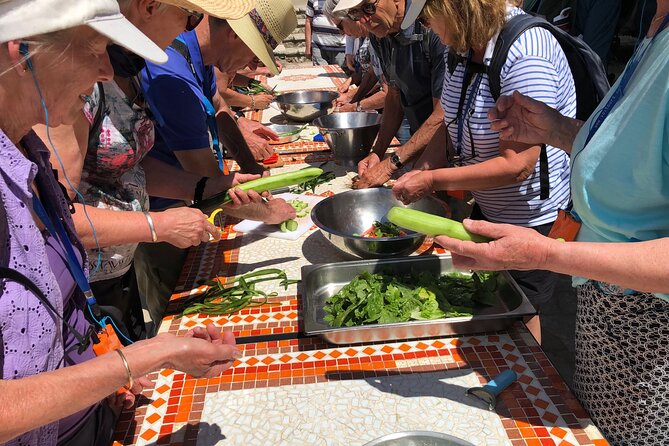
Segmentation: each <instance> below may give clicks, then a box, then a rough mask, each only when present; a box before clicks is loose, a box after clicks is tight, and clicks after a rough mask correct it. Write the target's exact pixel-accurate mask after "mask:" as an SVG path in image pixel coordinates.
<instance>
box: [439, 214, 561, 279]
mask: <svg viewBox="0 0 669 446" xmlns="http://www.w3.org/2000/svg"><path fill="white" fill-rule="evenodd" d="M463 224H464V225H465V228H466V229H467V230H468V231H469V232H471V233H474V234H480V235H483V236H486V237H490V238H492V239H494V240H493V241H492V242H489V243H474V242H465V241H462V240H457V239H454V238H450V237H446V236H440V237H437V238H436V239H435V241H436V242H437V243H439V244H440V245H441V246H443V247H444V248H445V249H447V250H449V251H450V252H451V255H452V257H453V265H455V266H456V267H457V268H461V269H475V270H487V271H495V270H506V269H515V270H532V269H546V264H547V260H548V255H549V252H550V250H551V247H552V246H554V244H555V243H563V242H559V241H557V240H554V239H552V238H548V237H545V236H543V235H541V234H539V233H538V232H537V231H535V230H534V229H531V228H523V227H521V226H514V225H508V224H497V223H490V222H487V221H482V220H470V219H465V220H464V221H463Z"/></svg>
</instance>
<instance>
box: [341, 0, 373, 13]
mask: <svg viewBox="0 0 669 446" xmlns="http://www.w3.org/2000/svg"><path fill="white" fill-rule="evenodd" d="M364 1H365V0H339V3H337V6H335V7H334V9H333V11H334V12H337V11H348V10H349V9H351V8H355V7H356V6H358V5H361V4H362V2H364Z"/></svg>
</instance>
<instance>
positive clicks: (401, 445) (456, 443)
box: [364, 431, 474, 446]
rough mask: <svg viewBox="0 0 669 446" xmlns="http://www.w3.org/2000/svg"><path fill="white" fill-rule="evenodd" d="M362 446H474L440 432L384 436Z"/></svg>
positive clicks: (410, 432)
mask: <svg viewBox="0 0 669 446" xmlns="http://www.w3.org/2000/svg"><path fill="white" fill-rule="evenodd" d="M364 446H474V445H473V444H471V443H470V442H468V441H464V440H463V439H461V438H456V437H453V436H451V435H447V434H442V433H441V432H432V431H409V432H398V433H396V434H390V435H384V436H383V437H381V438H377V439H376V440H373V441H370V442H369V443H365V445H364Z"/></svg>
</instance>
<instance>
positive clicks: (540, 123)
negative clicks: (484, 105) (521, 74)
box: [488, 91, 563, 144]
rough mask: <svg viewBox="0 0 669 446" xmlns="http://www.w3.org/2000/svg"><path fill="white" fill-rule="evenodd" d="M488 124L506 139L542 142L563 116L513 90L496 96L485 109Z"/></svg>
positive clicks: (544, 141) (549, 137)
mask: <svg viewBox="0 0 669 446" xmlns="http://www.w3.org/2000/svg"><path fill="white" fill-rule="evenodd" d="M488 119H490V120H491V121H493V122H492V124H491V126H490V128H491V129H492V130H496V131H498V132H499V137H500V139H502V140H506V141H516V142H522V143H526V144H544V143H547V142H549V141H550V140H551V134H552V133H553V131H554V129H555V128H556V126H558V125H559V123H560V121H561V119H563V116H562V115H561V114H560V112H559V111H557V110H555V109H554V108H552V107H549V106H548V105H546V104H544V103H543V102H540V101H537V100H535V99H532V98H530V97H528V96H525V95H523V94H520V93H518V92H517V91H515V92H514V93H513V95H511V96H500V98H499V99H498V100H497V104H495V107H493V108H491V109H490V111H488Z"/></svg>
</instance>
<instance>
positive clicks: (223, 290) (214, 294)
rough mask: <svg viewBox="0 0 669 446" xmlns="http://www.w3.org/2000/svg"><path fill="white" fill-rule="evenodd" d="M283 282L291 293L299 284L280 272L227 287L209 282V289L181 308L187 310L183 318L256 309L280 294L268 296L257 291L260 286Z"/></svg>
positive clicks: (266, 272)
mask: <svg viewBox="0 0 669 446" xmlns="http://www.w3.org/2000/svg"><path fill="white" fill-rule="evenodd" d="M272 280H279V281H280V282H279V284H280V285H281V286H283V287H284V289H288V285H290V284H293V283H297V282H299V280H292V279H288V277H287V276H286V272H285V271H283V270H280V269H277V268H268V269H263V270H258V271H254V272H251V273H248V274H244V275H243V276H240V277H237V278H235V279H233V280H231V281H229V282H227V283H223V282H221V280H220V279H215V280H213V281H211V282H208V283H207V285H209V288H208V289H207V290H206V291H205V292H204V293H202V294H198V295H197V296H195V297H193V298H189V299H187V300H186V301H185V302H184V303H183V304H181V307H182V308H183V307H185V309H184V310H183V312H182V313H181V315H182V316H185V315H187V314H194V313H202V314H209V315H221V314H231V313H234V312H236V311H239V310H242V309H244V308H247V307H255V306H259V305H264V304H266V303H267V298H269V297H272V296H276V293H270V294H267V293H265V292H264V291H262V290H258V289H256V284H258V283H260V282H268V281H272Z"/></svg>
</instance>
